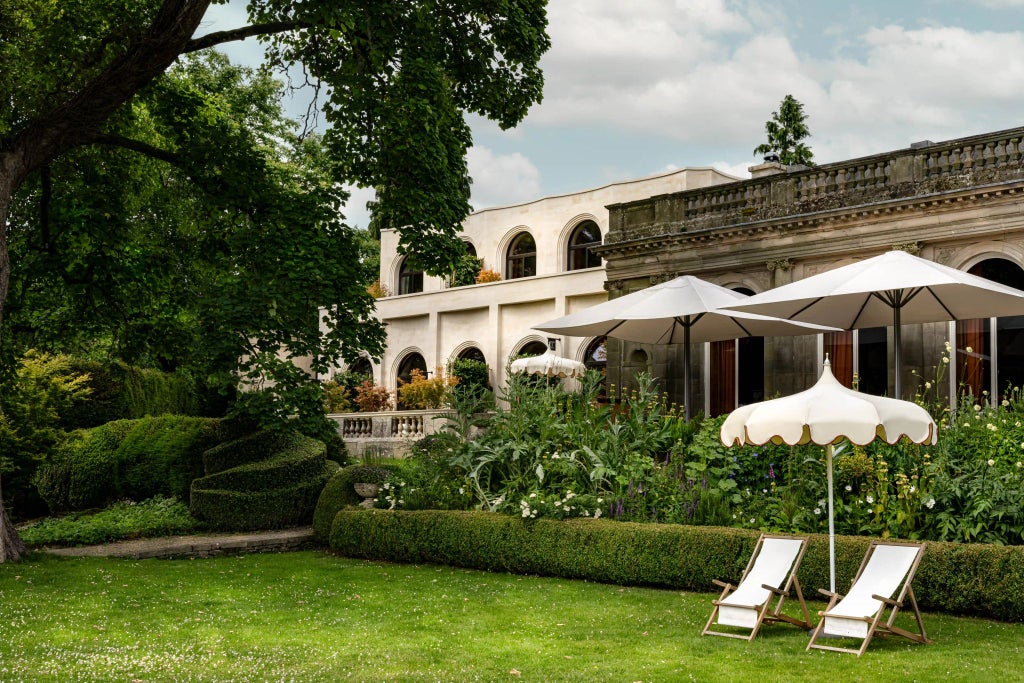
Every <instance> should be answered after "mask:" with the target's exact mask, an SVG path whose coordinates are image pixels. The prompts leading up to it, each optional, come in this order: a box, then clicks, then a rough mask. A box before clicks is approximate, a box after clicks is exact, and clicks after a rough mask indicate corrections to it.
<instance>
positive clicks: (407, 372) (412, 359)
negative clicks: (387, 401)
mask: <svg viewBox="0 0 1024 683" xmlns="http://www.w3.org/2000/svg"><path fill="white" fill-rule="evenodd" d="M413 370H419V371H420V372H421V373H423V376H424V377H426V375H427V361H425V360H423V356H421V355H420V354H418V353H416V352H415V351H413V352H412V353H410V354H409V355H407V356H406V357H405V358H403V359H402V362H401V363H399V365H398V385H397V386H402V384H404V383H406V382H408V381H409V379H410V378H411V377H412V371H413ZM396 388H397V387H396Z"/></svg>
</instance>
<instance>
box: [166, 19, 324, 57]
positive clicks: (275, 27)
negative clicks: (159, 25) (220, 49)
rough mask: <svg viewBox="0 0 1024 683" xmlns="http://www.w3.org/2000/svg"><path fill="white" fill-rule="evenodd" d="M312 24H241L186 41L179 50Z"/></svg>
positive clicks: (310, 25)
mask: <svg viewBox="0 0 1024 683" xmlns="http://www.w3.org/2000/svg"><path fill="white" fill-rule="evenodd" d="M312 26H313V25H312V24H306V23H302V22H298V21H278V22H274V23H271V24H253V25H252V26H243V27H242V28H234V29H231V30H230V31H215V32H213V33H207V34H206V35H205V36H200V37H198V38H193V39H192V40H190V41H188V42H187V43H186V44H185V48H184V49H183V50H182V51H181V52H182V54H186V53H188V52H196V51H197V50H205V49H206V48H208V47H213V46H214V45H220V44H222V43H230V42H233V41H236V40H245V39H246V38H251V37H252V36H268V35H273V34H275V33H287V32H288V31H294V30H295V29H298V28H312Z"/></svg>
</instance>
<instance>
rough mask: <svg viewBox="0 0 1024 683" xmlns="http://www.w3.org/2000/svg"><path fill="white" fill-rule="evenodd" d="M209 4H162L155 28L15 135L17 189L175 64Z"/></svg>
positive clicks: (177, 0) (192, 0) (185, 0)
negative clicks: (23, 181) (68, 96)
mask: <svg viewBox="0 0 1024 683" xmlns="http://www.w3.org/2000/svg"><path fill="white" fill-rule="evenodd" d="M209 5H210V0H162V2H161V5H160V9H159V10H158V12H157V14H156V16H155V17H154V19H153V21H152V23H151V24H150V26H149V27H148V28H147V29H146V31H145V32H144V33H143V34H142V35H141V36H139V37H138V38H136V39H134V40H133V41H132V42H131V43H130V44H129V45H127V46H126V49H125V51H124V53H123V54H120V55H119V56H117V57H116V58H114V59H113V60H112V61H111V63H110V64H109V65H108V66H107V67H106V68H105V69H104V70H103V71H102V72H101V73H99V74H97V75H96V77H95V78H93V79H92V80H91V81H89V82H88V83H86V84H85V85H84V86H82V87H81V88H79V89H78V90H77V91H76V92H75V93H74V94H73V95H72V96H71V97H70V98H69V99H67V100H64V101H58V102H57V103H56V105H55V106H54V108H53V109H51V110H50V111H49V112H47V113H44V114H42V115H40V116H38V117H36V118H35V120H33V121H32V122H31V123H29V125H28V126H26V128H25V129H24V130H23V131H21V133H19V134H18V135H16V136H15V137H14V139H13V140H12V141H11V145H10V151H11V156H12V159H10V162H11V170H12V171H13V172H12V173H11V175H10V182H11V183H12V186H13V187H18V185H20V184H21V181H22V180H24V178H25V177H26V176H27V175H28V174H29V173H32V172H33V171H35V170H37V169H39V168H41V167H42V165H43V164H45V163H46V162H47V161H48V160H50V159H52V158H55V157H57V156H60V155H61V154H63V153H64V152H66V151H67V150H68V149H71V148H73V147H76V146H78V145H82V144H88V143H89V142H91V141H92V140H94V139H95V138H96V136H97V135H98V134H99V131H100V130H101V129H102V127H103V126H104V124H105V123H106V122H107V119H109V117H110V116H111V114H112V113H113V112H115V111H116V110H117V109H118V108H120V107H121V106H122V105H123V104H124V103H125V102H126V101H128V99H130V98H131V97H132V95H134V94H135V93H136V92H138V91H139V90H140V89H141V88H142V87H144V86H145V85H147V84H148V83H150V82H151V81H152V80H153V79H155V78H156V77H157V76H159V75H160V74H162V73H163V72H164V71H166V70H167V68H168V67H169V66H170V65H171V64H173V63H174V60H176V59H177V58H178V55H179V54H181V51H182V48H183V47H184V46H185V45H187V44H188V42H189V38H190V36H192V34H193V33H195V30H196V28H197V27H198V26H199V22H200V21H201V20H202V18H203V15H205V14H206V10H207V8H208V7H209Z"/></svg>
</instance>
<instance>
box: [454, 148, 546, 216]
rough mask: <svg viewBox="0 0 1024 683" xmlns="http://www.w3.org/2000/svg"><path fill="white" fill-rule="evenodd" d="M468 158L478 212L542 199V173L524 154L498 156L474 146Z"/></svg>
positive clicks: (488, 150)
mask: <svg viewBox="0 0 1024 683" xmlns="http://www.w3.org/2000/svg"><path fill="white" fill-rule="evenodd" d="M466 158H467V161H468V163H469V175H470V177H472V178H473V185H472V195H473V198H472V200H471V203H472V205H473V208H474V209H482V208H485V207H488V206H497V205H502V204H515V203H518V202H525V201H530V200H532V199H536V198H537V197H539V196H541V184H540V171H538V170H537V167H536V166H534V165H533V163H532V162H531V161H530V160H529V159H527V158H526V157H525V156H523V155H522V154H520V153H518V152H515V153H513V154H508V155H496V154H495V153H494V152H493V151H491V150H490V149H488V148H487V147H471V148H470V150H469V154H468V155H467V157H466Z"/></svg>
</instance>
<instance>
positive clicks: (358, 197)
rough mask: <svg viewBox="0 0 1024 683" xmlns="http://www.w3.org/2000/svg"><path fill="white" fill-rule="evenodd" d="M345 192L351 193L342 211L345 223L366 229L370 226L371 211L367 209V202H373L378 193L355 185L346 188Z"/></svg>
mask: <svg viewBox="0 0 1024 683" xmlns="http://www.w3.org/2000/svg"><path fill="white" fill-rule="evenodd" d="M345 190H346V191H347V192H349V198H348V202H346V203H345V206H344V207H343V208H342V210H341V213H342V215H344V216H345V222H346V223H348V224H349V225H351V226H352V227H356V228H365V227H366V226H367V225H369V224H370V211H369V210H368V209H367V208H366V202H369V201H373V199H374V197H376V196H377V193H376V192H374V191H373V189H372V188H366V187H356V186H354V185H349V186H346V187H345Z"/></svg>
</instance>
